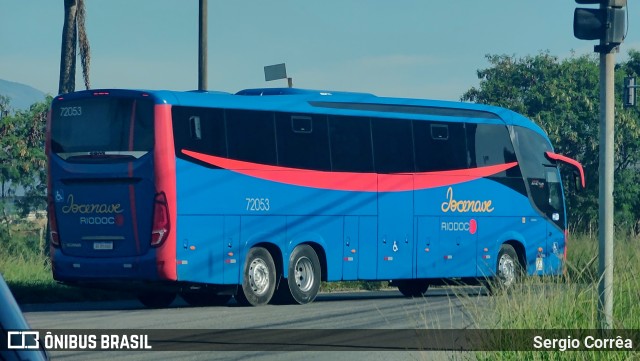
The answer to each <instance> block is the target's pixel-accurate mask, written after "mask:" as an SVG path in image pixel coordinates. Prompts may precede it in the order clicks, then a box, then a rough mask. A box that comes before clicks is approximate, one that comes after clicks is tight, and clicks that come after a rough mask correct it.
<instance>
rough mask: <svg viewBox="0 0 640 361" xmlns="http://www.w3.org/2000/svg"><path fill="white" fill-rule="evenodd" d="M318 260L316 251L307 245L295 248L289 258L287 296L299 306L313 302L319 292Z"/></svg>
mask: <svg viewBox="0 0 640 361" xmlns="http://www.w3.org/2000/svg"><path fill="white" fill-rule="evenodd" d="M320 281H321V273H320V260H319V259H318V255H317V254H316V251H315V250H314V249H313V248H312V247H311V246H309V245H307V244H302V245H299V246H298V247H296V248H295V249H294V250H293V252H291V256H290V257H289V278H287V283H288V286H289V294H290V295H291V299H292V300H293V301H294V302H296V303H299V304H301V305H303V304H306V303H311V302H313V300H315V298H316V296H317V295H318V291H319V290H320Z"/></svg>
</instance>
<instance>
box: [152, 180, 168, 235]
mask: <svg viewBox="0 0 640 361" xmlns="http://www.w3.org/2000/svg"><path fill="white" fill-rule="evenodd" d="M170 230H171V220H170V219H169V205H168V204H167V196H166V195H165V194H164V192H160V193H158V194H156V198H155V205H154V207H153V229H152V231H151V246H152V247H158V246H160V245H161V244H162V243H163V242H164V241H165V240H166V239H167V237H168V236H169V231H170Z"/></svg>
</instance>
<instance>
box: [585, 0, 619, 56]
mask: <svg viewBox="0 0 640 361" xmlns="http://www.w3.org/2000/svg"><path fill="white" fill-rule="evenodd" d="M576 2H577V3H578V4H598V5H600V8H576V10H575V12H574V13H573V35H574V36H575V37H576V38H578V39H581V40H600V45H604V46H605V47H607V48H612V47H615V46H618V45H620V43H622V41H623V40H624V37H625V31H626V28H625V18H626V10H625V6H626V5H627V0H576Z"/></svg>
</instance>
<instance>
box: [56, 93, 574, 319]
mask: <svg viewBox="0 0 640 361" xmlns="http://www.w3.org/2000/svg"><path fill="white" fill-rule="evenodd" d="M47 151H48V157H49V217H50V224H51V244H52V249H51V259H52V265H53V266H52V268H53V275H54V278H55V279H56V280H58V281H61V282H64V283H68V284H75V285H81V286H93V287H115V288H122V289H130V290H135V291H136V292H137V294H138V298H139V299H140V300H141V301H142V303H144V304H145V305H147V306H150V307H164V306H167V305H169V304H170V303H171V302H172V301H173V299H174V298H175V296H176V295H177V294H180V295H181V296H182V297H183V298H184V299H185V300H186V301H187V302H188V303H190V304H194V305H204V304H209V305H215V304H224V303H226V302H227V301H228V300H229V299H230V298H231V297H232V296H235V298H236V300H237V301H238V302H239V303H241V304H246V305H254V306H257V305H263V304H266V303H269V302H270V301H273V300H278V301H280V302H283V301H289V302H296V303H300V304H304V303H309V302H312V301H313V300H314V298H315V297H316V295H317V293H318V290H319V287H320V282H321V281H339V280H388V281H391V284H392V285H395V286H397V287H398V289H399V290H400V292H402V293H403V294H404V295H406V296H418V295H421V294H423V293H424V292H426V290H427V288H428V287H429V285H434V284H442V283H443V282H446V281H448V280H451V279H455V280H461V281H464V282H472V281H476V280H484V279H491V278H493V279H496V280H498V281H499V282H500V283H502V284H503V285H504V286H509V285H511V284H513V283H514V282H516V281H517V279H518V277H520V276H522V275H526V274H528V275H555V274H558V273H561V272H562V267H563V260H564V259H565V257H566V250H567V239H566V238H567V232H566V229H567V221H566V210H565V202H564V196H563V188H562V185H561V181H560V173H559V170H558V163H559V162H564V163H569V164H571V165H573V166H575V167H576V168H577V170H579V171H580V173H581V175H582V181H583V182H584V176H583V172H582V167H581V166H580V164H579V163H578V162H576V161H574V160H572V159H569V158H567V157H564V156H562V155H559V154H556V153H554V151H553V148H552V146H551V144H550V142H549V139H548V138H547V136H546V135H545V132H544V131H543V130H542V129H541V128H540V127H538V126H537V125H536V124H534V123H533V122H531V121H530V120H528V119H526V118H524V117H523V116H521V115H519V114H516V113H514V112H512V111H509V110H506V109H503V108H498V107H492V106H485V105H477V104H469V103H456V102H444V101H434V100H417V99H400V98H383V97H377V96H374V95H371V94H361V93H345V92H326V91H312V90H302V89H289V88H287V89H251V90H244V91H240V92H238V93H237V94H228V93H222V92H174V91H137V90H88V91H81V92H76V93H70V94H64V95H60V96H58V97H56V98H55V99H54V101H53V103H52V109H51V115H50V117H49V122H48V137H47Z"/></svg>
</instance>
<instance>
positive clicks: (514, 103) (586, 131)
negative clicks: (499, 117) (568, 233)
mask: <svg viewBox="0 0 640 361" xmlns="http://www.w3.org/2000/svg"><path fill="white" fill-rule="evenodd" d="M630 55H631V56H630V58H631V59H630V60H629V61H628V62H627V63H625V64H621V65H619V69H627V68H630V67H634V66H635V67H636V68H635V69H637V70H640V54H638V53H637V52H632V53H631V54H630ZM487 59H488V60H489V63H490V64H491V65H490V67H489V68H488V69H483V70H478V78H479V79H480V86H479V87H478V88H476V87H473V88H471V89H470V90H469V91H467V92H466V93H465V94H464V95H463V96H462V100H463V101H472V102H477V103H484V104H493V105H498V106H502V107H505V108H509V109H511V110H514V111H516V112H519V113H521V114H523V115H525V116H527V117H529V118H530V119H532V120H533V121H534V122H536V123H537V124H538V125H540V126H541V127H542V128H543V129H545V130H546V131H547V133H548V135H549V138H550V139H551V142H552V144H553V145H554V147H555V149H556V151H557V152H559V153H562V154H565V155H567V156H569V157H572V158H574V159H577V160H578V161H580V162H581V163H582V164H583V166H584V167H585V174H586V178H587V189H586V190H585V191H584V192H575V191H574V190H573V189H572V188H571V187H566V188H565V192H566V195H567V203H568V209H569V219H570V221H571V224H572V226H573V227H592V226H595V225H596V224H597V219H598V161H599V160H598V155H599V154H598V142H599V104H600V101H599V85H598V84H599V83H598V82H599V70H598V63H597V60H596V58H595V57H594V56H580V57H570V58H568V59H564V60H562V61H560V60H559V59H558V58H557V57H555V56H552V55H550V54H548V53H540V54H538V55H536V56H526V57H523V58H515V57H514V56H507V55H487ZM622 77H624V74H623V73H622V72H621V71H618V72H617V77H616V83H617V84H618V85H619V87H618V92H617V94H618V95H620V94H622V91H621V89H622V85H621V84H622ZM639 118H640V117H639V116H638V112H637V111H635V110H627V109H623V108H622V103H621V99H620V98H618V100H617V102H616V139H615V142H616V192H615V197H616V199H615V204H616V223H617V225H625V227H626V228H627V229H629V228H628V226H629V225H630V224H633V223H635V222H637V221H638V220H639V219H640V207H637V205H638V200H637V199H638V196H640V178H639V177H638V171H637V165H638V164H640V163H639V162H640V127H639V124H640V121H639ZM565 184H567V183H566V182H565ZM634 204H635V205H634ZM583 229H584V228H583Z"/></svg>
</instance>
